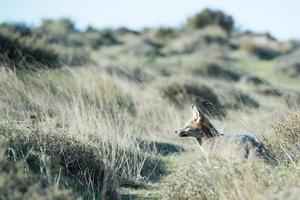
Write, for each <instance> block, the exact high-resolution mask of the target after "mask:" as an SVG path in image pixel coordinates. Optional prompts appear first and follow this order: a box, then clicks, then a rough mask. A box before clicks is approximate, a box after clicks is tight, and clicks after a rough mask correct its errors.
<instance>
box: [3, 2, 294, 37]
mask: <svg viewBox="0 0 300 200" xmlns="http://www.w3.org/2000/svg"><path fill="white" fill-rule="evenodd" d="M45 2H46V3H45ZM47 2H48V3H47ZM49 3H50V4H49ZM64 3H65V5H66V6H65V5H64V4H63V3H61V2H60V1H58V0H52V1H51V2H50V1H44V2H40V1H37V0H28V1H26V2H25V1H23V2H20V1H18V0H11V1H9V2H8V1H2V2H0V6H1V7H3V8H6V9H5V10H4V11H3V12H2V15H0V22H1V23H4V22H6V23H25V24H26V25H28V26H38V25H39V24H40V23H41V22H42V20H44V19H60V18H69V19H71V20H72V21H73V22H74V24H75V26H76V28H77V29H79V30H84V29H85V28H87V27H88V26H93V27H95V28H98V29H103V28H118V27H126V28H129V29H133V30H140V29H142V28H152V27H158V26H164V27H179V26H182V25H183V24H184V23H185V22H186V20H187V19H188V18H189V17H191V16H193V15H195V14H196V13H198V12H200V11H202V10H203V9H205V8H210V9H214V10H221V11H223V12H225V13H226V14H228V15H231V16H232V17H233V19H234V21H235V26H236V28H238V29H241V30H243V31H246V30H249V31H253V32H259V33H263V32H264V33H265V32H268V33H270V34H271V35H273V36H274V37H275V38H277V39H281V40H289V39H298V40H299V39H300V29H299V28H298V27H299V26H300V22H299V20H297V19H299V17H300V13H299V12H298V10H300V3H299V2H297V1H296V0H287V1H285V2H283V1H278V2H272V1H271V0H265V1H264V2H260V1H258V0H254V1H252V2H251V3H250V2H246V1H245V0H242V1H239V3H237V0H233V1H231V2H224V1H223V2H221V1H218V0H203V1H201V2H198V1H195V0H186V1H184V2H175V3H174V2H172V1H171V0H166V1H164V2H159V1H158V0H154V1H152V2H146V1H138V0H131V1H126V0H112V1H110V2H104V1H103V2H102V1H96V0H87V1H85V2H82V1H80V0H74V1H71V0H66V1H64ZM259 4H260V6H257V5H259ZM170 5H172V9H169V7H170ZM28 11H30V14H28ZM153 11H155V15H153ZM253 13H255V14H253ZM287 22H288V23H287Z"/></svg>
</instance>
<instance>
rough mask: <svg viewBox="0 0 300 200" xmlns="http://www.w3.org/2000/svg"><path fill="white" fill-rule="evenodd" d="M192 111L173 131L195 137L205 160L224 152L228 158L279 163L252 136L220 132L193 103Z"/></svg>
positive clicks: (181, 135)
mask: <svg viewBox="0 0 300 200" xmlns="http://www.w3.org/2000/svg"><path fill="white" fill-rule="evenodd" d="M192 113H193V117H192V119H190V120H189V121H188V122H187V123H186V125H185V126H184V128H183V129H182V130H179V131H175V132H176V133H177V134H178V135H179V136H180V137H193V138H195V140H196V141H197V143H198V145H199V147H200V149H201V151H202V152H203V153H204V156H205V158H206V160H207V161H208V159H209V157H210V155H211V154H221V155H225V154H226V156H227V157H228V156H229V157H228V158H232V157H235V158H237V157H239V158H252V157H260V158H263V159H264V160H266V161H268V162H271V163H272V164H278V163H279V161H278V159H277V158H276V157H275V156H274V155H273V154H272V153H271V152H270V151H269V150H268V149H267V148H266V146H265V145H264V144H263V143H262V142H261V141H259V140H258V139H257V138H255V137H254V136H251V135H247V134H238V135H224V134H221V133H220V132H218V131H217V130H216V129H215V128H214V127H213V125H212V124H211V123H210V122H209V120H208V119H207V118H206V116H204V114H203V113H201V112H200V111H199V110H198V108H197V107H196V106H195V105H193V106H192Z"/></svg>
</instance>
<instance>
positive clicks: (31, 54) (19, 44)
mask: <svg viewBox="0 0 300 200" xmlns="http://www.w3.org/2000/svg"><path fill="white" fill-rule="evenodd" d="M11 34H12V33H10V32H7V31H6V30H4V31H3V30H0V43H1V46H0V63H2V64H3V65H4V66H8V67H11V68H14V67H15V68H17V69H19V68H27V69H28V68H44V67H48V68H55V67H58V66H59V65H60V63H59V56H58V54H56V53H55V52H54V51H53V50H52V49H51V48H48V47H47V44H46V43H45V41H43V40H41V39H38V38H34V37H21V36H20V35H18V34H13V35H11ZM33 65H34V66H33Z"/></svg>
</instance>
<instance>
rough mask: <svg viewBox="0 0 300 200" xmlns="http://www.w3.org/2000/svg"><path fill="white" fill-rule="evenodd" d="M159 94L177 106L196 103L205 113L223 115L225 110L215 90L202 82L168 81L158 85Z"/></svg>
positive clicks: (181, 106)
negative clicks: (181, 82)
mask: <svg viewBox="0 0 300 200" xmlns="http://www.w3.org/2000/svg"><path fill="white" fill-rule="evenodd" d="M160 92H161V95H162V96H163V97H164V98H166V99H167V100H169V101H170V102H171V103H173V104H174V105H175V106H177V107H178V108H181V109H182V108H184V106H186V105H191V104H196V105H197V106H198V107H199V108H200V109H201V110H202V111H203V112H204V113H205V114H208V115H210V116H219V117H223V116H225V110H224V108H223V106H222V105H221V103H220V102H219V99H218V96H217V95H216V94H215V92H214V91H213V90H212V89H211V88H209V87H208V86H206V85H204V84H199V83H196V82H185V83H183V84H180V83H178V82H174V81H173V82H170V83H167V84H164V85H163V86H161V87H160Z"/></svg>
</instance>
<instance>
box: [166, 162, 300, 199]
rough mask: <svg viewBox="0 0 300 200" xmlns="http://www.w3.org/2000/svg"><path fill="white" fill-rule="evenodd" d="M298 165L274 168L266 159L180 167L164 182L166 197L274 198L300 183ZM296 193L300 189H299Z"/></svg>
mask: <svg viewBox="0 0 300 200" xmlns="http://www.w3.org/2000/svg"><path fill="white" fill-rule="evenodd" d="M299 178H300V177H299V173H298V172H297V168H295V167H283V166H282V167H278V168H272V167H271V166H267V165H265V164H264V163H262V162H228V161H227V162H226V161H224V160H219V161H218V160H211V161H210V165H207V164H205V163H203V164H201V163H199V164H198V165H196V166H189V167H185V168H183V169H182V168H181V169H178V170H177V171H176V172H174V173H173V174H171V175H170V176H169V177H167V178H166V179H165V181H164V182H163V183H162V184H161V190H160V195H161V198H162V199H174V200H177V199H178V200H180V199H195V200H208V199H232V200H239V199H245V200H252V199H271V198H270V197H271V196H272V197H274V196H277V195H278V193H281V191H284V190H288V189H289V188H291V187H297V184H298V182H299ZM295 192H298V193H294V195H295V196H297V195H299V191H295Z"/></svg>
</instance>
